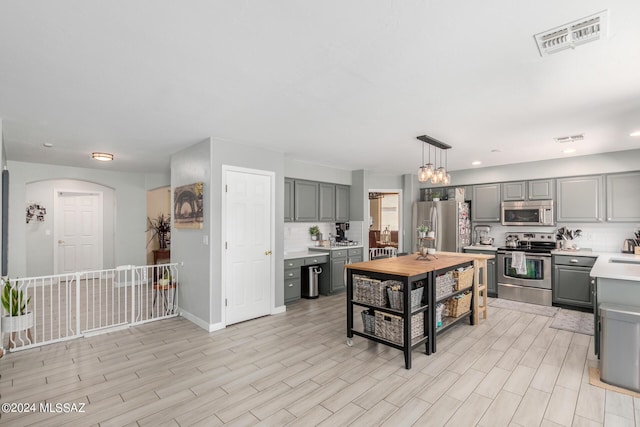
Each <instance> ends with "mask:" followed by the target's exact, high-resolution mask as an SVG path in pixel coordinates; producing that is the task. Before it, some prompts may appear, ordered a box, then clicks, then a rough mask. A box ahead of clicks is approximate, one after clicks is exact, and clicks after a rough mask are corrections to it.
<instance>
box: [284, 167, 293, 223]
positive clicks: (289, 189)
mask: <svg viewBox="0 0 640 427" xmlns="http://www.w3.org/2000/svg"><path fill="white" fill-rule="evenodd" d="M293 200H294V196H293V180H292V179H291V178H285V179H284V222H293V221H295V217H294V212H295V209H294V206H293Z"/></svg>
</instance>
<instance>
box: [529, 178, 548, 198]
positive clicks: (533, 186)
mask: <svg viewBox="0 0 640 427" xmlns="http://www.w3.org/2000/svg"><path fill="white" fill-rule="evenodd" d="M528 184H529V200H552V199H553V197H554V196H555V185H554V184H555V180H553V179H539V180H536V181H529V182H528Z"/></svg>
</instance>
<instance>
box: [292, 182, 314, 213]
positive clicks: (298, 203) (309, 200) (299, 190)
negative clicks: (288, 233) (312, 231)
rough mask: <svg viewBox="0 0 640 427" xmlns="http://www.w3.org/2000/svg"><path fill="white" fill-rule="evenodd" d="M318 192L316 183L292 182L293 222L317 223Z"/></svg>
mask: <svg viewBox="0 0 640 427" xmlns="http://www.w3.org/2000/svg"><path fill="white" fill-rule="evenodd" d="M318 190H319V185H318V183H317V182H312V181H300V180H295V181H294V194H295V196H294V206H295V220H296V221H301V222H311V221H318V199H319V197H318Z"/></svg>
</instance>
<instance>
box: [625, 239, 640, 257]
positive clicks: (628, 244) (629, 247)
mask: <svg viewBox="0 0 640 427" xmlns="http://www.w3.org/2000/svg"><path fill="white" fill-rule="evenodd" d="M636 248H640V242H639V241H638V239H626V240H625V241H624V242H623V243H622V253H623V254H633V253H635V252H636Z"/></svg>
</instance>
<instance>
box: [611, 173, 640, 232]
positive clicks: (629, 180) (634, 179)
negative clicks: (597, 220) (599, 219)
mask: <svg viewBox="0 0 640 427" xmlns="http://www.w3.org/2000/svg"><path fill="white" fill-rule="evenodd" d="M638 189H640V172H633V173H622V174H616V175H607V221H611V222H638V221H640V197H638V193H639V191H638Z"/></svg>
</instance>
